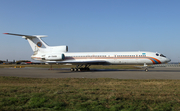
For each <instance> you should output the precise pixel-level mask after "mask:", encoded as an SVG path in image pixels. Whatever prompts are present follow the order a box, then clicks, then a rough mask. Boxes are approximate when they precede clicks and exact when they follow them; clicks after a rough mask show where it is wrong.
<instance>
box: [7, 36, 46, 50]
mask: <svg viewBox="0 0 180 111" xmlns="http://www.w3.org/2000/svg"><path fill="white" fill-rule="evenodd" d="M4 34H8V35H16V36H22V38H25V39H26V40H28V42H29V44H30V46H31V48H32V50H33V51H34V52H35V51H38V49H39V48H48V47H49V46H48V45H47V44H46V43H45V42H44V41H43V40H42V39H41V37H47V36H44V35H21V34H13V33H4Z"/></svg>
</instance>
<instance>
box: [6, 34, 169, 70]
mask: <svg viewBox="0 0 180 111" xmlns="http://www.w3.org/2000/svg"><path fill="white" fill-rule="evenodd" d="M4 34H8V35H15V36H22V38H25V39H26V40H28V42H29V44H30V46H31V48H32V50H33V52H34V54H33V55H32V56H31V58H32V59H33V60H38V61H41V62H46V63H49V64H51V63H58V64H65V65H68V64H74V65H76V67H75V68H71V71H88V70H90V68H89V67H90V66H91V65H144V66H143V67H144V68H145V71H148V65H152V64H162V63H167V62H170V61H171V59H169V58H167V57H166V56H164V55H163V54H161V53H157V52H148V51H133V52H68V46H66V45H63V46H48V45H47V44H46V43H45V42H44V41H43V40H42V39H41V38H43V37H47V36H44V35H22V34H13V33H4ZM147 64H148V65H147Z"/></svg>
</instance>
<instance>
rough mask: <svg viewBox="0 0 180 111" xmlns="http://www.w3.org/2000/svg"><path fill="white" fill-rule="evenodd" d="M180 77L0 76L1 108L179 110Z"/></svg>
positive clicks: (84, 110) (106, 110) (67, 110)
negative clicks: (125, 78)
mask: <svg viewBox="0 0 180 111" xmlns="http://www.w3.org/2000/svg"><path fill="white" fill-rule="evenodd" d="M179 87H180V81H179V80H119V79H107V78H99V79H86V78H80V79H78V78H65V79H62V78H58V79H39V78H37V79H36V78H35V79H33V78H19V77H0V110H66V111H72V110H74V111H76V110H77V111H79V110H80V111H119V110H120V111H136V110H137V111H144V110H146V111H179V110H180V88H179Z"/></svg>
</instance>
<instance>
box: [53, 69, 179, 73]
mask: <svg viewBox="0 0 180 111" xmlns="http://www.w3.org/2000/svg"><path fill="white" fill-rule="evenodd" d="M55 70H61V71H60V72H59V73H62V72H63V73H76V72H71V71H70V69H55ZM122 71H130V72H145V71H144V70H143V69H91V70H90V71H80V72H122ZM148 72H180V69H174V70H173V69H172V70H166V69H153V70H151V69H149V70H148ZM77 73H78V71H77Z"/></svg>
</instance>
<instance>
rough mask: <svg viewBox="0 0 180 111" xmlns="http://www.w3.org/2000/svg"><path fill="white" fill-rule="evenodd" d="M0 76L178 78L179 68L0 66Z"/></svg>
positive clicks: (179, 76) (179, 77)
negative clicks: (72, 69) (71, 69)
mask: <svg viewBox="0 0 180 111" xmlns="http://www.w3.org/2000/svg"><path fill="white" fill-rule="evenodd" d="M0 76H13V77H26V78H114V79H178V80H179V79H180V68H151V69H149V71H148V72H145V71H144V70H143V69H120V70H113V69H91V71H87V72H71V71H70V69H54V70H48V69H46V68H28V67H27V68H0Z"/></svg>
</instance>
